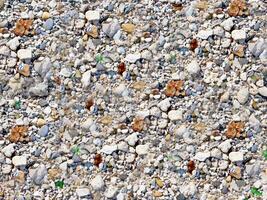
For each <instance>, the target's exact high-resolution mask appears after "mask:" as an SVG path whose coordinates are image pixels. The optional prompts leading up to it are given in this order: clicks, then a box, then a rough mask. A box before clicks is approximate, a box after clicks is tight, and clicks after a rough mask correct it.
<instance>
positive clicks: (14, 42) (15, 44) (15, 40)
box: [7, 37, 20, 51]
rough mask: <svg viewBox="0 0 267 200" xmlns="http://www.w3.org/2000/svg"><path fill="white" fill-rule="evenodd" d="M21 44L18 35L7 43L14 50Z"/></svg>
mask: <svg viewBox="0 0 267 200" xmlns="http://www.w3.org/2000/svg"><path fill="white" fill-rule="evenodd" d="M19 45H20V43H19V38H18V37H15V38H13V39H11V40H9V41H8V43H7V46H8V47H9V48H10V49H11V50H13V51H15V50H17V48H18V46H19Z"/></svg>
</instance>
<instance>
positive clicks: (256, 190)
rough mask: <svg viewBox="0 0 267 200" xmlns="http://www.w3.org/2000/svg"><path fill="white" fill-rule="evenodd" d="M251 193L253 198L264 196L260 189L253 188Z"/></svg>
mask: <svg viewBox="0 0 267 200" xmlns="http://www.w3.org/2000/svg"><path fill="white" fill-rule="evenodd" d="M250 192H251V194H252V195H253V196H257V197H259V196H262V192H261V191H260V190H259V189H258V188H256V187H252V188H251V189H250Z"/></svg>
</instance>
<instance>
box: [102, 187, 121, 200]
mask: <svg viewBox="0 0 267 200" xmlns="http://www.w3.org/2000/svg"><path fill="white" fill-rule="evenodd" d="M117 192H118V188H116V187H114V186H110V187H109V188H108V189H107V191H106V192H105V196H106V197H107V198H108V199H112V198H114V196H115V195H116V194H117Z"/></svg>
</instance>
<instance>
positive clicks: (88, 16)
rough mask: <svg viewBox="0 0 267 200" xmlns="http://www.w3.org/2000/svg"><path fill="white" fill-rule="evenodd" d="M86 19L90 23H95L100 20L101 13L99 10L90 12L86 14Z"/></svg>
mask: <svg viewBox="0 0 267 200" xmlns="http://www.w3.org/2000/svg"><path fill="white" fill-rule="evenodd" d="M85 17H86V19H87V20H88V21H94V20H99V19H100V11H98V10H88V11H87V12H86V13H85Z"/></svg>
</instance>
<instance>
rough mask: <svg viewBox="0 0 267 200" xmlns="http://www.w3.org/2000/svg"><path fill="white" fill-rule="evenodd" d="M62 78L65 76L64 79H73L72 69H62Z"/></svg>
mask: <svg viewBox="0 0 267 200" xmlns="http://www.w3.org/2000/svg"><path fill="white" fill-rule="evenodd" d="M59 74H60V75H61V76H64V77H66V78H69V77H71V75H72V71H71V69H70V68H66V67H65V68H62V69H61V70H60V73H59Z"/></svg>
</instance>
